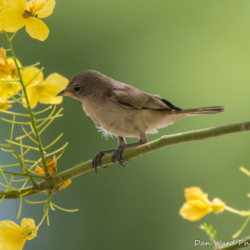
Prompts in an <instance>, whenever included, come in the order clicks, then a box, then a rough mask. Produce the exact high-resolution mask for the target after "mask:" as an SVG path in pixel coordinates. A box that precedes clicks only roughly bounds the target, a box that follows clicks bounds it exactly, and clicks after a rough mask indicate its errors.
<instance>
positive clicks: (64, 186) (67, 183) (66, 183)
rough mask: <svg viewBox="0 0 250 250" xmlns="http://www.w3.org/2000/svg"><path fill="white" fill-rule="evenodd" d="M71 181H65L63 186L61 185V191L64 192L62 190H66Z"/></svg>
mask: <svg viewBox="0 0 250 250" xmlns="http://www.w3.org/2000/svg"><path fill="white" fill-rule="evenodd" d="M71 182H72V181H71V180H67V181H65V182H64V183H63V184H62V185H61V187H60V188H59V190H62V188H63V189H64V188H66V187H67V186H68V185H69V184H71Z"/></svg>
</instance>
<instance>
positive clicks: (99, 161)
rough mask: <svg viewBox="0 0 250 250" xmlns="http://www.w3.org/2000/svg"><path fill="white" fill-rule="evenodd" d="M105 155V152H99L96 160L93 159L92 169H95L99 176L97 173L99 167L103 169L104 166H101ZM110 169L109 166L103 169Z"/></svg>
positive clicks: (95, 157)
mask: <svg viewBox="0 0 250 250" xmlns="http://www.w3.org/2000/svg"><path fill="white" fill-rule="evenodd" d="M104 155H105V152H104V151H99V152H98V153H97V154H96V155H95V156H94V158H93V160H92V167H93V168H94V169H95V172H96V173H97V174H98V172H97V167H98V166H101V167H102V165H101V158H102V157H103V156H104ZM107 167H108V165H107V166H105V167H103V168H107Z"/></svg>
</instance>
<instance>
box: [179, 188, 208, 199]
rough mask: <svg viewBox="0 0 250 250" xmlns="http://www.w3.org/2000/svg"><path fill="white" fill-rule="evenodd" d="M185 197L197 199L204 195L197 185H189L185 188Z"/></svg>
mask: <svg viewBox="0 0 250 250" xmlns="http://www.w3.org/2000/svg"><path fill="white" fill-rule="evenodd" d="M184 192H185V198H186V200H187V201H188V200H197V198H198V199H199V198H200V197H202V196H204V195H205V193H204V192H203V191H202V190H201V189H200V188H199V187H190V188H185V191H184Z"/></svg>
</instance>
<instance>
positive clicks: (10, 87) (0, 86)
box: [0, 47, 22, 98]
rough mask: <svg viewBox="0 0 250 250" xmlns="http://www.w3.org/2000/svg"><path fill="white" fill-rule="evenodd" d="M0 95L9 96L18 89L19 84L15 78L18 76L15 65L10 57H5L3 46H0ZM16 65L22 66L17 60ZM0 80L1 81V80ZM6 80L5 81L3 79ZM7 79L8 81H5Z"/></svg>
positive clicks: (19, 87)
mask: <svg viewBox="0 0 250 250" xmlns="http://www.w3.org/2000/svg"><path fill="white" fill-rule="evenodd" d="M0 56H1V57H0V97H2V98H9V97H10V96H12V95H15V94H16V93H17V92H19V91H20V89H21V85H20V83H19V82H16V81H13V82H11V80H13V79H14V80H16V79H18V78H19V76H18V72H17V68H16V65H15V63H14V60H13V59H12V58H9V59H7V58H6V51H5V49H4V48H3V47H1V48H0ZM17 62H18V65H19V66H20V67H22V65H21V63H20V62H19V61H17ZM1 80H2V81H1ZM4 80H6V81H4ZM7 81H8V82H7Z"/></svg>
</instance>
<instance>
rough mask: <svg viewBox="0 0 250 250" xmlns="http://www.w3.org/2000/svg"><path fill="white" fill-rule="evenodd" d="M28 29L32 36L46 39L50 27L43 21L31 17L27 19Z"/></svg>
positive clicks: (42, 39)
mask: <svg viewBox="0 0 250 250" xmlns="http://www.w3.org/2000/svg"><path fill="white" fill-rule="evenodd" d="M26 31H27V33H28V34H29V35H30V36H31V37H32V38H35V39H37V40H40V41H44V40H45V39H46V38H47V37H48V35H49V28H48V27H47V25H46V24H45V23H44V22H43V21H42V20H39V19H37V18H35V17H29V18H27V21H26Z"/></svg>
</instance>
